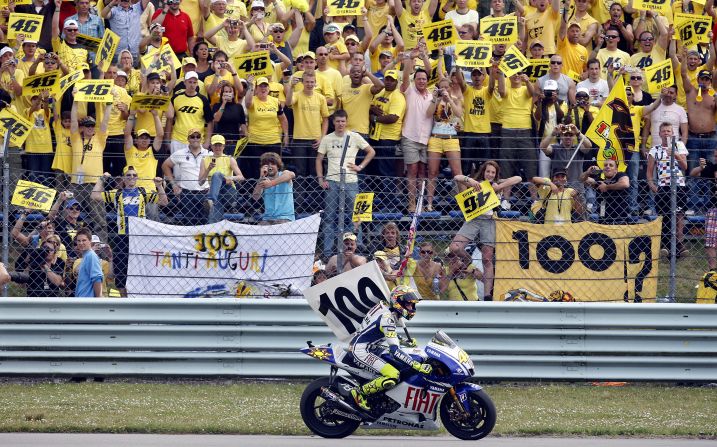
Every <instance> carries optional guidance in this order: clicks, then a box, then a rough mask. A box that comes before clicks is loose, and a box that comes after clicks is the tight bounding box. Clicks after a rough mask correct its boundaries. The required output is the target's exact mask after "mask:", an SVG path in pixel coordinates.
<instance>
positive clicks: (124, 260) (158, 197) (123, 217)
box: [75, 166, 168, 296]
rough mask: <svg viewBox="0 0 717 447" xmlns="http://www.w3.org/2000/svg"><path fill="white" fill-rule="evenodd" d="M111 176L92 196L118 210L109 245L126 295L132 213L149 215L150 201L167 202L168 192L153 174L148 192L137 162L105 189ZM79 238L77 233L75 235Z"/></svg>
mask: <svg viewBox="0 0 717 447" xmlns="http://www.w3.org/2000/svg"><path fill="white" fill-rule="evenodd" d="M110 177H111V175H110V173H109V172H105V173H104V176H103V177H100V179H99V180H97V183H96V184H95V187H94V188H93V189H92V200H95V201H97V202H102V203H105V204H109V205H110V206H111V207H112V208H113V209H114V210H115V212H116V213H117V221H116V224H115V225H114V226H113V227H114V228H113V231H112V232H111V233H112V237H111V239H110V245H111V246H112V247H113V250H112V252H113V255H114V256H113V264H114V265H113V267H114V277H115V286H116V287H117V288H118V289H119V290H120V294H121V295H122V296H127V287H126V284H127V268H128V265H129V264H128V263H129V255H130V253H129V217H130V216H132V217H139V218H142V219H144V218H146V217H147V212H146V210H147V204H149V203H157V204H159V205H160V206H165V205H167V203H168V201H167V193H166V192H165V191H164V187H163V185H162V183H163V180H162V178H161V177H155V178H154V186H155V191H154V192H147V190H145V189H144V188H143V187H141V186H139V187H138V186H137V177H138V176H137V171H136V170H135V168H134V166H127V167H126V168H125V172H124V176H123V177H122V180H121V186H120V187H119V188H117V189H113V190H112V191H105V184H106V182H107V180H109V179H110ZM75 238H76V237H75Z"/></svg>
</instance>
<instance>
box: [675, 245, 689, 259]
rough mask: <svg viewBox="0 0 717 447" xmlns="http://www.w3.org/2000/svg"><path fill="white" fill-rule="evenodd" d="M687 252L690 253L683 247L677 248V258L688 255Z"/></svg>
mask: <svg viewBox="0 0 717 447" xmlns="http://www.w3.org/2000/svg"><path fill="white" fill-rule="evenodd" d="M689 254H690V250H689V249H687V248H685V247H682V248H678V249H677V259H680V258H682V257H684V256H689Z"/></svg>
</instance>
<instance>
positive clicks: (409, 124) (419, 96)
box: [401, 54, 436, 213]
mask: <svg viewBox="0 0 717 447" xmlns="http://www.w3.org/2000/svg"><path fill="white" fill-rule="evenodd" d="M424 57H425V58H426V59H428V55H426V54H424ZM425 63H426V62H425V61H424V64H425ZM411 73H413V82H411V80H410V75H411ZM402 78H403V81H402V83H401V92H403V95H404V96H405V98H406V114H405V116H404V118H403V128H402V130H401V151H402V152H403V162H404V164H405V165H406V176H407V177H408V182H407V183H406V189H407V191H408V212H409V213H413V212H415V211H416V189H417V187H416V179H417V178H418V177H425V176H426V165H427V164H428V140H429V139H430V137H431V129H432V128H433V116H432V114H430V113H429V111H428V109H429V108H430V106H431V104H435V102H436V98H435V97H434V95H431V92H429V91H428V73H427V72H426V71H425V70H424V69H423V68H418V69H417V70H415V72H414V60H413V58H409V59H408V60H407V61H406V63H405V66H404V69H403V76H402ZM434 109H435V107H434Z"/></svg>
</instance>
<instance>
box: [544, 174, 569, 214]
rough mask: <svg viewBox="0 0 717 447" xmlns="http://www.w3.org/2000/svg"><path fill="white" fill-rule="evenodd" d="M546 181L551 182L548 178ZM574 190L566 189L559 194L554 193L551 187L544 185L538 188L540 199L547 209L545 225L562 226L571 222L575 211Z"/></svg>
mask: <svg viewBox="0 0 717 447" xmlns="http://www.w3.org/2000/svg"><path fill="white" fill-rule="evenodd" d="M545 180H548V181H549V180H550V179H548V178H546V179H545ZM572 193H573V189H572V188H565V189H564V190H563V191H561V192H559V193H553V192H551V190H550V186H547V185H543V186H541V187H540V188H538V197H539V198H540V200H541V201H542V203H541V206H542V207H545V223H552V224H561V223H566V222H568V223H569V222H570V221H571V218H572V216H571V214H572V211H573V199H572Z"/></svg>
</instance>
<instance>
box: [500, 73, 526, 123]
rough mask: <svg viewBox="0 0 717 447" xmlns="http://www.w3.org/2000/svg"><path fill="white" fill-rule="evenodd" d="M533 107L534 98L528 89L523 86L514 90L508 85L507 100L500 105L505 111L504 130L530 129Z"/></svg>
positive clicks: (502, 100) (506, 87) (503, 99)
mask: <svg viewBox="0 0 717 447" xmlns="http://www.w3.org/2000/svg"><path fill="white" fill-rule="evenodd" d="M507 83H508V82H506V84H507ZM532 105H533V98H532V97H531V96H530V95H529V94H528V87H526V86H524V85H521V86H520V87H518V88H513V87H511V86H510V85H506V86H505V98H502V99H501V105H500V107H501V109H502V110H503V129H530V125H531V116H530V112H531V108H532Z"/></svg>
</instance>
